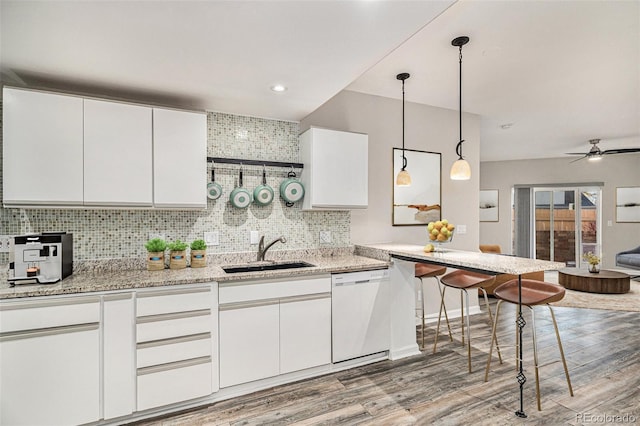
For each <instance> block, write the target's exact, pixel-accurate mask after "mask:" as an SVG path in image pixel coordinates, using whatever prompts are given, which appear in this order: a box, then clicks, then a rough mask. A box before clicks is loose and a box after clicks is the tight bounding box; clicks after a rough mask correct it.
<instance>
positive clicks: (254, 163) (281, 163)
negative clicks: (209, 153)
mask: <svg viewBox="0 0 640 426" xmlns="http://www.w3.org/2000/svg"><path fill="white" fill-rule="evenodd" d="M207 162H208V163H211V162H213V163H216V164H221V163H222V164H242V165H243V166H260V167H262V166H269V167H285V168H287V169H290V168H294V169H302V168H304V164H302V163H291V162H284V161H261V160H244V159H241V158H222V157H207Z"/></svg>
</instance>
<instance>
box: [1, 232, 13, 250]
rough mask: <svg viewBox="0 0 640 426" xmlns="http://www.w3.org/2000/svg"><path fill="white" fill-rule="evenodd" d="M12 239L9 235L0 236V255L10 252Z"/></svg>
mask: <svg viewBox="0 0 640 426" xmlns="http://www.w3.org/2000/svg"><path fill="white" fill-rule="evenodd" d="M12 240H13V237H12V236H11V235H0V253H9V251H11V243H12Z"/></svg>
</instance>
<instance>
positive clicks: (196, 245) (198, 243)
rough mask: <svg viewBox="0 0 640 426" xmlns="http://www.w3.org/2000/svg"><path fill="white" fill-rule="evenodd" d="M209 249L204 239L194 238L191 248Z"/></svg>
mask: <svg viewBox="0 0 640 426" xmlns="http://www.w3.org/2000/svg"><path fill="white" fill-rule="evenodd" d="M206 249H207V243H205V242H204V240H194V241H193V242H192V243H191V250H206Z"/></svg>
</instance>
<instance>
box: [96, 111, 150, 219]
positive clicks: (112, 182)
mask: <svg viewBox="0 0 640 426" xmlns="http://www.w3.org/2000/svg"><path fill="white" fill-rule="evenodd" d="M151 111H152V109H151V108H150V107H145V106H139V105H132V104H124V103H117V102H107V101H99V100H93V99H85V101H84V204H85V205H94V206H114V205H116V206H138V207H151V206H152V204H153V194H152V193H153V189H152V188H153V182H152V133H151V131H152V126H151Z"/></svg>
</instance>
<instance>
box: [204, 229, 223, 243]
mask: <svg viewBox="0 0 640 426" xmlns="http://www.w3.org/2000/svg"><path fill="white" fill-rule="evenodd" d="M204 242H205V243H206V244H207V245H208V246H219V245H220V232H218V231H209V232H205V233H204Z"/></svg>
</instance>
